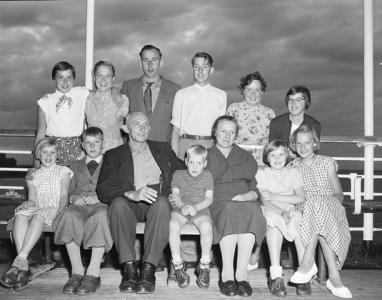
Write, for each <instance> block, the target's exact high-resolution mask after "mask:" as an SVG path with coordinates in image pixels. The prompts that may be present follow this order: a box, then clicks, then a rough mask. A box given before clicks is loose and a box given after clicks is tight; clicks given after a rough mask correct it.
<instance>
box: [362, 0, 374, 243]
mask: <svg viewBox="0 0 382 300" xmlns="http://www.w3.org/2000/svg"><path fill="white" fill-rule="evenodd" d="M363 4H364V12H363V14H364V109H365V112H364V124H365V136H374V84H373V83H374V69H373V56H374V49H373V47H374V45H373V0H364V2H363ZM364 147H365V149H364V153H365V162H364V170H365V191H364V200H365V201H369V200H373V193H374V179H373V175H374V162H373V159H374V145H372V144H367V143H365V144H364ZM363 221H364V231H363V240H364V241H365V242H367V241H372V240H373V214H372V213H365V214H364V217H363Z"/></svg>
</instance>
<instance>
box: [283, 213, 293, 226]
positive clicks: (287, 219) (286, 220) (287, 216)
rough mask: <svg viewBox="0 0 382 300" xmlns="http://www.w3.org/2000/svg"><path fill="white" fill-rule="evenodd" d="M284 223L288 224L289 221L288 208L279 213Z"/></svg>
mask: <svg viewBox="0 0 382 300" xmlns="http://www.w3.org/2000/svg"><path fill="white" fill-rule="evenodd" d="M281 216H282V217H283V219H284V221H285V223H286V224H288V223H289V222H290V221H291V219H292V218H291V215H290V211H289V210H284V211H283V213H282V214H281Z"/></svg>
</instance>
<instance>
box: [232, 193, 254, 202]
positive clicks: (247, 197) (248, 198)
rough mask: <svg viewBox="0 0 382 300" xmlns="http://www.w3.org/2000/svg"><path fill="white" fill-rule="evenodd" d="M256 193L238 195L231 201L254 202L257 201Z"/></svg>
mask: <svg viewBox="0 0 382 300" xmlns="http://www.w3.org/2000/svg"><path fill="white" fill-rule="evenodd" d="M257 197H258V196H257V193H256V192H254V191H249V192H248V193H244V194H238V195H236V196H234V197H233V198H232V201H254V200H257Z"/></svg>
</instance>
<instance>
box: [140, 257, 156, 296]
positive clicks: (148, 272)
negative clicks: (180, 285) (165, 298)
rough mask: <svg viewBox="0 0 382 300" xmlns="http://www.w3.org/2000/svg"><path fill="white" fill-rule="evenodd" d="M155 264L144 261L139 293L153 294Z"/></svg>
mask: <svg viewBox="0 0 382 300" xmlns="http://www.w3.org/2000/svg"><path fill="white" fill-rule="evenodd" d="M155 269H156V268H155V266H154V265H153V264H150V263H149V262H144V263H143V266H142V271H141V279H140V280H139V283H138V289H137V294H152V293H153V292H154V290H155Z"/></svg>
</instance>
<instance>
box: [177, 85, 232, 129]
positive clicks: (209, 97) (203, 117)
mask: <svg viewBox="0 0 382 300" xmlns="http://www.w3.org/2000/svg"><path fill="white" fill-rule="evenodd" d="M226 107H227V93H226V92H225V91H223V90H221V89H218V88H216V87H213V86H212V85H210V84H208V85H206V86H200V85H198V84H194V85H191V86H189V87H186V88H183V89H180V90H179V91H178V92H177V93H176V94H175V98H174V105H173V109H172V120H171V124H173V125H174V126H176V127H178V128H179V129H180V134H184V133H187V134H192V135H202V136H210V135H211V129H212V125H213V123H214V122H215V120H216V119H217V118H218V117H220V116H222V115H225V111H226Z"/></svg>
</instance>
